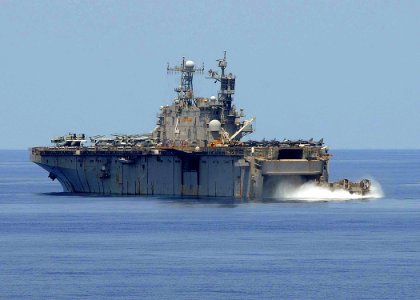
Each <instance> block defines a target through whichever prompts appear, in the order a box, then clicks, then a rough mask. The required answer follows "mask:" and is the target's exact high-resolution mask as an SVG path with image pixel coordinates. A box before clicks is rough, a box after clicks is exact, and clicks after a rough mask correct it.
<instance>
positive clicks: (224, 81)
mask: <svg viewBox="0 0 420 300" xmlns="http://www.w3.org/2000/svg"><path fill="white" fill-rule="evenodd" d="M217 62H218V66H219V68H220V69H221V71H222V72H221V75H219V74H218V73H217V72H216V71H213V70H211V69H210V70H209V77H210V78H212V79H215V80H216V81H220V91H219V101H222V103H223V106H224V107H225V108H226V109H228V110H230V109H231V107H232V101H233V99H232V95H233V94H235V75H233V74H232V73H229V74H228V75H226V74H225V69H226V67H227V59H226V50H225V51H224V55H223V58H221V59H218V60H217ZM216 81H215V82H216Z"/></svg>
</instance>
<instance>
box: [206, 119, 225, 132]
mask: <svg viewBox="0 0 420 300" xmlns="http://www.w3.org/2000/svg"><path fill="white" fill-rule="evenodd" d="M221 127H222V124H221V123H220V121H219V120H211V121H210V122H209V130H210V131H211V132H219V131H220V128H221Z"/></svg>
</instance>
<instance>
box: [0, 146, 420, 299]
mask: <svg viewBox="0 0 420 300" xmlns="http://www.w3.org/2000/svg"><path fill="white" fill-rule="evenodd" d="M332 153H333V155H334V157H333V159H332V161H331V164H330V175H331V179H332V180H336V179H340V178H350V179H362V178H365V177H368V178H371V179H374V181H375V182H376V185H377V186H380V187H381V189H382V192H383V196H382V197H381V198H371V199H370V198H368V199H341V198H340V199H331V198H329V199H320V198H318V199H310V200H307V199H295V200H290V199H289V200H282V199H266V200H260V201H248V202H247V201H237V200H233V199H209V198H205V199H194V198H184V199H181V198H168V197H102V196H86V195H70V194H65V193H62V192H61V186H60V185H59V183H57V182H56V181H54V182H52V181H51V180H49V179H48V178H47V175H48V174H47V172H46V171H44V170H43V169H41V168H40V167H38V166H36V165H35V164H32V163H31V162H29V154H28V152H27V151H6V150H4V151H0V298H1V299H105V298H110V299H419V298H420V283H419V282H420V279H419V278H420V150H393V151H392V150H387V151H382V150H357V151H356V150H352V151H333V152H332Z"/></svg>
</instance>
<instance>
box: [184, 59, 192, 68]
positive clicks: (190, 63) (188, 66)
mask: <svg viewBox="0 0 420 300" xmlns="http://www.w3.org/2000/svg"><path fill="white" fill-rule="evenodd" d="M185 67H186V68H188V69H192V68H194V62H193V61H192V60H187V61H186V62H185Z"/></svg>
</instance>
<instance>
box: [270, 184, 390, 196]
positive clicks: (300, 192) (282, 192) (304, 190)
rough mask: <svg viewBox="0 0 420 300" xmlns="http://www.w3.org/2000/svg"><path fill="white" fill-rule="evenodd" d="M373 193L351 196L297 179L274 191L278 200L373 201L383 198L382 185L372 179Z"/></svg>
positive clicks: (344, 192) (342, 191)
mask: <svg viewBox="0 0 420 300" xmlns="http://www.w3.org/2000/svg"><path fill="white" fill-rule="evenodd" d="M370 181H371V184H372V185H371V191H370V192H369V193H367V194H365V195H360V194H351V193H350V192H349V191H346V190H335V191H332V190H330V189H329V188H327V187H322V186H319V185H317V184H316V183H315V182H306V183H303V184H302V183H301V182H299V180H297V179H291V180H282V181H280V182H279V183H278V184H277V185H276V186H275V188H274V190H273V192H274V193H273V196H274V198H277V199H287V200H300V201H344V200H352V199H372V198H381V197H383V192H382V188H381V185H380V184H379V183H378V182H376V181H374V180H372V179H370Z"/></svg>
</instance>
